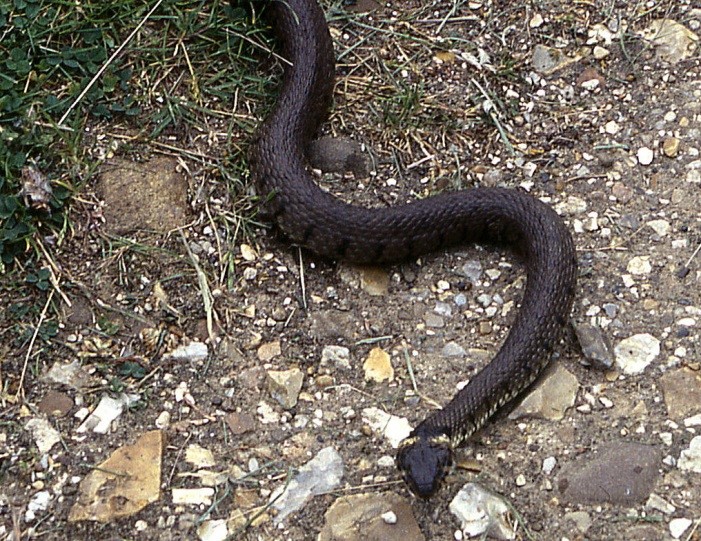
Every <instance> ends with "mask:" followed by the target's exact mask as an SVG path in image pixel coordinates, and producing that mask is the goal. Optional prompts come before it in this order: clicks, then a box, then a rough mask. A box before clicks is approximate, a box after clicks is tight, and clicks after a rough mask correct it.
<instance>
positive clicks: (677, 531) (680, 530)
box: [669, 518, 691, 539]
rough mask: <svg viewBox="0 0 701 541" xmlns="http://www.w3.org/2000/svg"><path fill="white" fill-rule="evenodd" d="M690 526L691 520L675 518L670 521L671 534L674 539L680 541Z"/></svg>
mask: <svg viewBox="0 0 701 541" xmlns="http://www.w3.org/2000/svg"><path fill="white" fill-rule="evenodd" d="M689 526H691V520H689V519H688V518H673V519H672V520H670V521H669V533H670V534H672V537H674V539H679V538H680V537H681V536H682V535H683V534H684V532H685V531H686V530H687V529H688V528H689Z"/></svg>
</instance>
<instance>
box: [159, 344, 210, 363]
mask: <svg viewBox="0 0 701 541" xmlns="http://www.w3.org/2000/svg"><path fill="white" fill-rule="evenodd" d="M208 354H209V351H208V349H207V344H205V343H203V342H190V343H189V344H188V345H187V346H180V347H179V348H177V349H174V350H173V351H171V352H170V353H166V354H165V355H164V356H163V358H164V359H172V360H174V361H193V362H201V361H204V360H205V359H207V355H208Z"/></svg>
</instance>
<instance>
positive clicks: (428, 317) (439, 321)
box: [424, 312, 445, 329]
mask: <svg viewBox="0 0 701 541" xmlns="http://www.w3.org/2000/svg"><path fill="white" fill-rule="evenodd" d="M424 323H426V326H427V327H430V328H432V329H441V328H443V327H445V321H444V320H443V318H442V317H441V316H439V315H438V314H434V313H433V312H427V313H425V314H424Z"/></svg>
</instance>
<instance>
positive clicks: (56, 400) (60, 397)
mask: <svg viewBox="0 0 701 541" xmlns="http://www.w3.org/2000/svg"><path fill="white" fill-rule="evenodd" d="M72 407H73V399H72V398H71V397H70V396H68V395H67V394H66V393H62V392H60V391H49V392H48V393H46V395H45V396H44V398H42V399H41V401H40V402H39V403H38V404H37V409H38V410H39V411H40V412H42V413H45V414H46V415H53V416H56V417H63V416H65V415H67V414H68V412H69V411H71V408H72Z"/></svg>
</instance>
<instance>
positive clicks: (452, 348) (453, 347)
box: [441, 342, 467, 357]
mask: <svg viewBox="0 0 701 541" xmlns="http://www.w3.org/2000/svg"><path fill="white" fill-rule="evenodd" d="M441 355H443V357H465V356H466V355H467V352H466V351H465V348H463V347H462V346H461V345H460V344H458V343H457V342H448V343H447V344H446V345H445V346H443V349H442V350H441Z"/></svg>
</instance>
